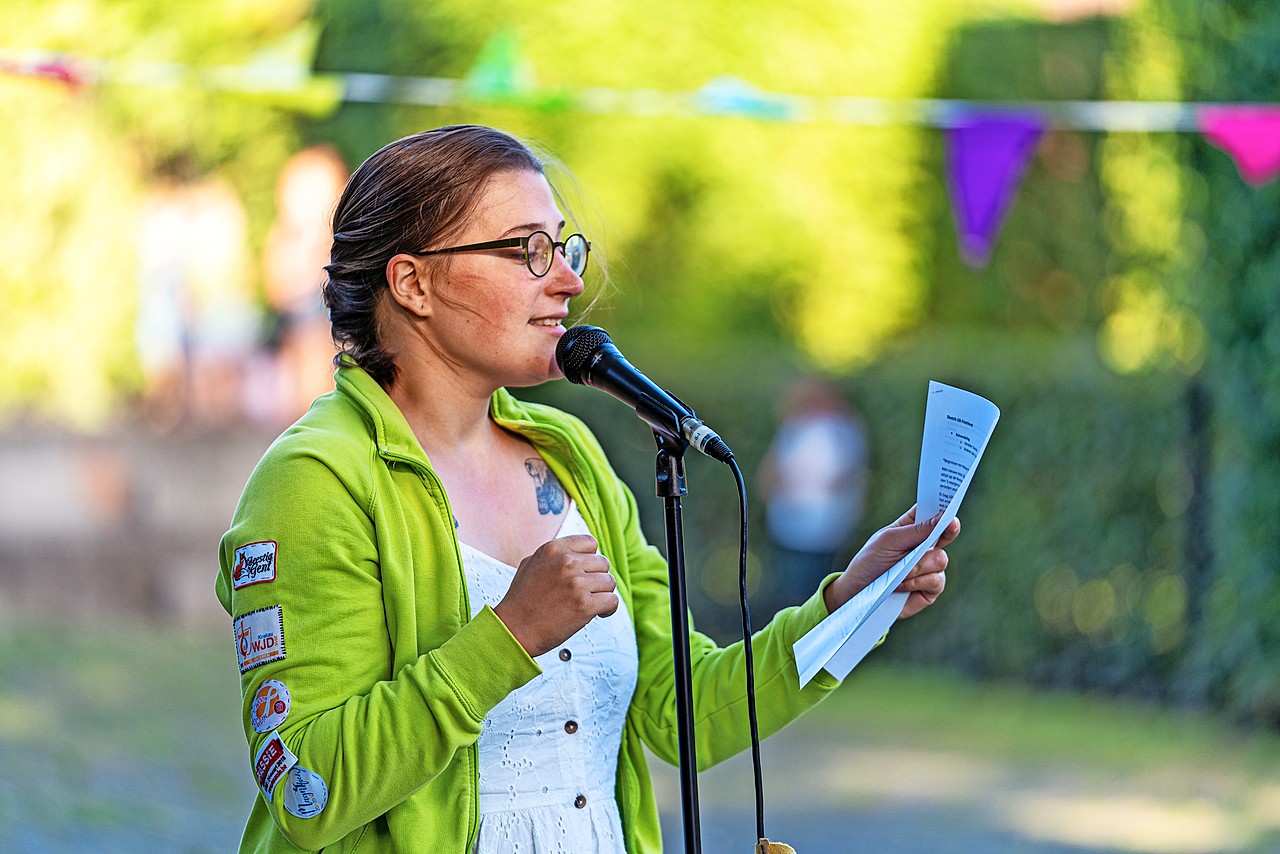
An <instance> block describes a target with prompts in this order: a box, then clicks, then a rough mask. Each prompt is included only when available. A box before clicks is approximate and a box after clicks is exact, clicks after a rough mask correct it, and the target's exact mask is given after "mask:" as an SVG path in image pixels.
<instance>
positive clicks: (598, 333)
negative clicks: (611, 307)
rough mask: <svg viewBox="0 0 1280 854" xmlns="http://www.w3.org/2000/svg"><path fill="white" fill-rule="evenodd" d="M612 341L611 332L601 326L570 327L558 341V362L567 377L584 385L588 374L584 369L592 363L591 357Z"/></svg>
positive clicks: (570, 380)
mask: <svg viewBox="0 0 1280 854" xmlns="http://www.w3.org/2000/svg"><path fill="white" fill-rule="evenodd" d="M612 343H613V339H611V338H610V337H609V333H608V332H605V331H604V330H603V329H601V328H600V327H599V326H574V327H570V328H569V329H567V330H565V333H564V334H563V335H561V336H560V340H559V341H558V342H557V343H556V364H557V365H559V366H560V370H561V371H563V372H564V378H565V379H567V380H568V381H569V382H571V383H577V384H578V385H584V384H585V383H586V375H585V374H584V372H583V371H584V369H585V368H586V367H587V365H588V364H590V362H591V357H592V356H594V355H595V354H596V353H598V352H599V351H600V348H601V347H603V346H604V345H605V344H612Z"/></svg>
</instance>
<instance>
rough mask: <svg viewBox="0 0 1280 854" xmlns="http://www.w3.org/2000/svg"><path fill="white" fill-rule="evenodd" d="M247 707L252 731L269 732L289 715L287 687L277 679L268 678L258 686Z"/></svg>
mask: <svg viewBox="0 0 1280 854" xmlns="http://www.w3.org/2000/svg"><path fill="white" fill-rule="evenodd" d="M249 709H250V712H249V722H250V723H251V724H252V725H253V730H254V732H271V730H273V729H275V728H276V727H278V726H280V724H282V723H284V719H285V718H287V717H289V689H288V688H286V687H285V684H284V683H283V682H281V681H279V680H277V679H268V680H267V681H266V682H263V683H262V684H261V685H259V686H258V691H257V693H255V694H254V695H253V702H252V703H251V704H250V706H249Z"/></svg>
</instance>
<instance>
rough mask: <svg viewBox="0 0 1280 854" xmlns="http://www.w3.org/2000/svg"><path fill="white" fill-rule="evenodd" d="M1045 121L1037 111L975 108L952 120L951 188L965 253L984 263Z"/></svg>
mask: <svg viewBox="0 0 1280 854" xmlns="http://www.w3.org/2000/svg"><path fill="white" fill-rule="evenodd" d="M1045 125H1046V122H1045V120H1044V118H1043V117H1042V116H1041V115H1040V114H1039V113H1036V112H1033V111H1027V110H1023V111H1018V112H1014V111H1001V112H995V111H990V112H972V113H966V114H964V115H961V116H960V117H959V118H957V119H956V120H954V121H953V122H951V123H949V124H948V127H947V132H946V154H947V187H948V189H949V190H950V192H951V206H952V210H953V211H954V216H955V221H956V236H957V238H958V240H959V243H960V254H961V255H962V256H963V257H964V260H965V262H966V263H967V264H969V265H970V266H971V267H982V266H985V265H986V263H987V260H988V259H989V258H990V257H991V247H992V245H993V244H994V243H995V239H996V234H997V233H999V231H1000V226H1001V224H1002V223H1003V222H1004V216H1005V214H1006V213H1008V211H1009V205H1010V204H1012V202H1013V197H1014V195H1015V194H1016V193H1017V192H1018V186H1019V185H1020V184H1021V183H1022V176H1023V173H1025V172H1026V169H1027V164H1028V163H1029V162H1030V161H1031V155H1032V154H1034V153H1035V150H1036V145H1037V143H1039V142H1040V137H1041V136H1042V135H1043V134H1044V129H1045Z"/></svg>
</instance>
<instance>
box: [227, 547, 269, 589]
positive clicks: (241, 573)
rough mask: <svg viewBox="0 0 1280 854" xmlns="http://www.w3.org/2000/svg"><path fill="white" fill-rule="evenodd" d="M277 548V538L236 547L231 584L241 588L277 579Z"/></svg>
mask: <svg viewBox="0 0 1280 854" xmlns="http://www.w3.org/2000/svg"><path fill="white" fill-rule="evenodd" d="M277 548H278V546H276V541H275V540H266V541H265V542H260V543H249V545H247V546H241V547H240V548H238V549H236V561H235V563H234V564H232V566H231V586H232V587H234V588H235V589H236V590H239V589H240V588H241V587H248V586H249V585H250V584H263V583H265V582H267V581H275V580H276V549H277Z"/></svg>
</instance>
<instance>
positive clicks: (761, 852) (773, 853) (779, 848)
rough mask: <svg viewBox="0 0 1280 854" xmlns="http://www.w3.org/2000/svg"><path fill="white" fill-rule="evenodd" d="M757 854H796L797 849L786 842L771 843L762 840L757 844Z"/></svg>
mask: <svg viewBox="0 0 1280 854" xmlns="http://www.w3.org/2000/svg"><path fill="white" fill-rule="evenodd" d="M756 854H796V849H794V848H792V847H791V846H790V845H788V844H787V843H785V842H770V841H769V840H767V839H761V840H760V841H759V842H758V843H757V844H756Z"/></svg>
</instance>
